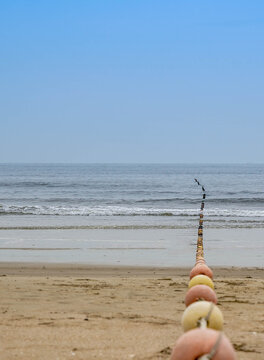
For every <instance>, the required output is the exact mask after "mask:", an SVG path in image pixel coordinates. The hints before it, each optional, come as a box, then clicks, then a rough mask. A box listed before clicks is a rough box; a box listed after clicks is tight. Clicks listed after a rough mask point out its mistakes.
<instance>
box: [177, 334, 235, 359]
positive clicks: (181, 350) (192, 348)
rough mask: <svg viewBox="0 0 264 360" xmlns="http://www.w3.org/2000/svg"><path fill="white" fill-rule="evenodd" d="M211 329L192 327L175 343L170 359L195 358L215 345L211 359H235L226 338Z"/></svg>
mask: <svg viewBox="0 0 264 360" xmlns="http://www.w3.org/2000/svg"><path fill="white" fill-rule="evenodd" d="M219 335H220V333H219V332H218V331H215V330H212V329H194V330H191V331H188V332H187V333H185V334H183V335H182V336H181V337H180V338H179V339H178V341H177V342H176V344H175V347H174V349H173V352H172V355H171V358H170V360H196V359H198V358H199V357H201V356H203V355H206V354H210V352H211V351H212V349H213V348H214V346H215V350H216V351H215V355H214V356H213V358H212V359H213V360H236V354H235V350H234V348H233V346H232V345H231V343H230V341H229V340H228V338H227V337H226V336H225V335H224V334H221V338H220V341H219V343H218V344H217V341H218V339H219Z"/></svg>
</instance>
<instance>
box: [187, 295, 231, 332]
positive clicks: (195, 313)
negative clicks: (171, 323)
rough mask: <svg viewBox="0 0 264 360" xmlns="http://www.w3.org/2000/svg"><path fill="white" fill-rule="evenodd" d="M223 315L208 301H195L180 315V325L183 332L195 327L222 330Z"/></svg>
mask: <svg viewBox="0 0 264 360" xmlns="http://www.w3.org/2000/svg"><path fill="white" fill-rule="evenodd" d="M223 323H224V319H223V315H222V312H221V311H220V310H219V308H218V307H217V306H216V305H215V304H214V303H212V302H209V301H196V302H194V303H192V304H191V305H189V306H188V307H187V308H186V309H185V310H184V313H183V315H182V319H181V325H182V327H183V330H184V332H186V331H189V330H191V329H195V328H197V327H208V328H210V329H215V330H222V329H223Z"/></svg>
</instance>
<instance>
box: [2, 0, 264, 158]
mask: <svg viewBox="0 0 264 360" xmlns="http://www.w3.org/2000/svg"><path fill="white" fill-rule="evenodd" d="M0 61H1V68H0V119H1V131H0V162H264V159H263V156H264V116H263V114H264V106H263V105H264V1H263V0H252V1H249V0H221V1H212V0H208V1H203V0H199V1H197V0H190V1H186V0H185V1H184V0H181V1H177V0H160V1H155V0H130V1H125V0H123V1H121V0H120V1H115V0H108V1H106V0H105V1H103V0H83V1H81V0H71V1H67V0H61V1H59V0H52V1H50V0H45V1H44V0H43V1H41V0H38V1H35V0H32V1H27V0H24V1H22V0H21V1H16V0H12V1H1V2H0Z"/></svg>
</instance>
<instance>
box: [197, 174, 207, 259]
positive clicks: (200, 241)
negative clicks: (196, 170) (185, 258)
mask: <svg viewBox="0 0 264 360" xmlns="http://www.w3.org/2000/svg"><path fill="white" fill-rule="evenodd" d="M194 181H195V182H196V183H197V185H198V186H201V188H202V191H203V198H202V202H201V208H200V220H199V228H198V239H197V249H196V263H197V262H198V261H201V260H202V261H204V249H203V210H204V202H205V198H206V193H205V188H204V186H203V185H202V184H201V183H200V182H199V181H198V180H197V179H194Z"/></svg>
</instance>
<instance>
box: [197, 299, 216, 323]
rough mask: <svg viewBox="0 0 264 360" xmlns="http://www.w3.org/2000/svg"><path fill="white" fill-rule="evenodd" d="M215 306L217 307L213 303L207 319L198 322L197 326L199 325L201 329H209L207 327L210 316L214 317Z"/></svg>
mask: <svg viewBox="0 0 264 360" xmlns="http://www.w3.org/2000/svg"><path fill="white" fill-rule="evenodd" d="M214 306H215V305H214V303H211V305H210V307H209V310H208V313H207V315H206V317H203V318H201V319H199V320H198V321H197V325H198V327H199V328H202V329H205V328H207V325H208V322H209V319H210V316H211V315H212V312H213V309H214Z"/></svg>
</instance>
